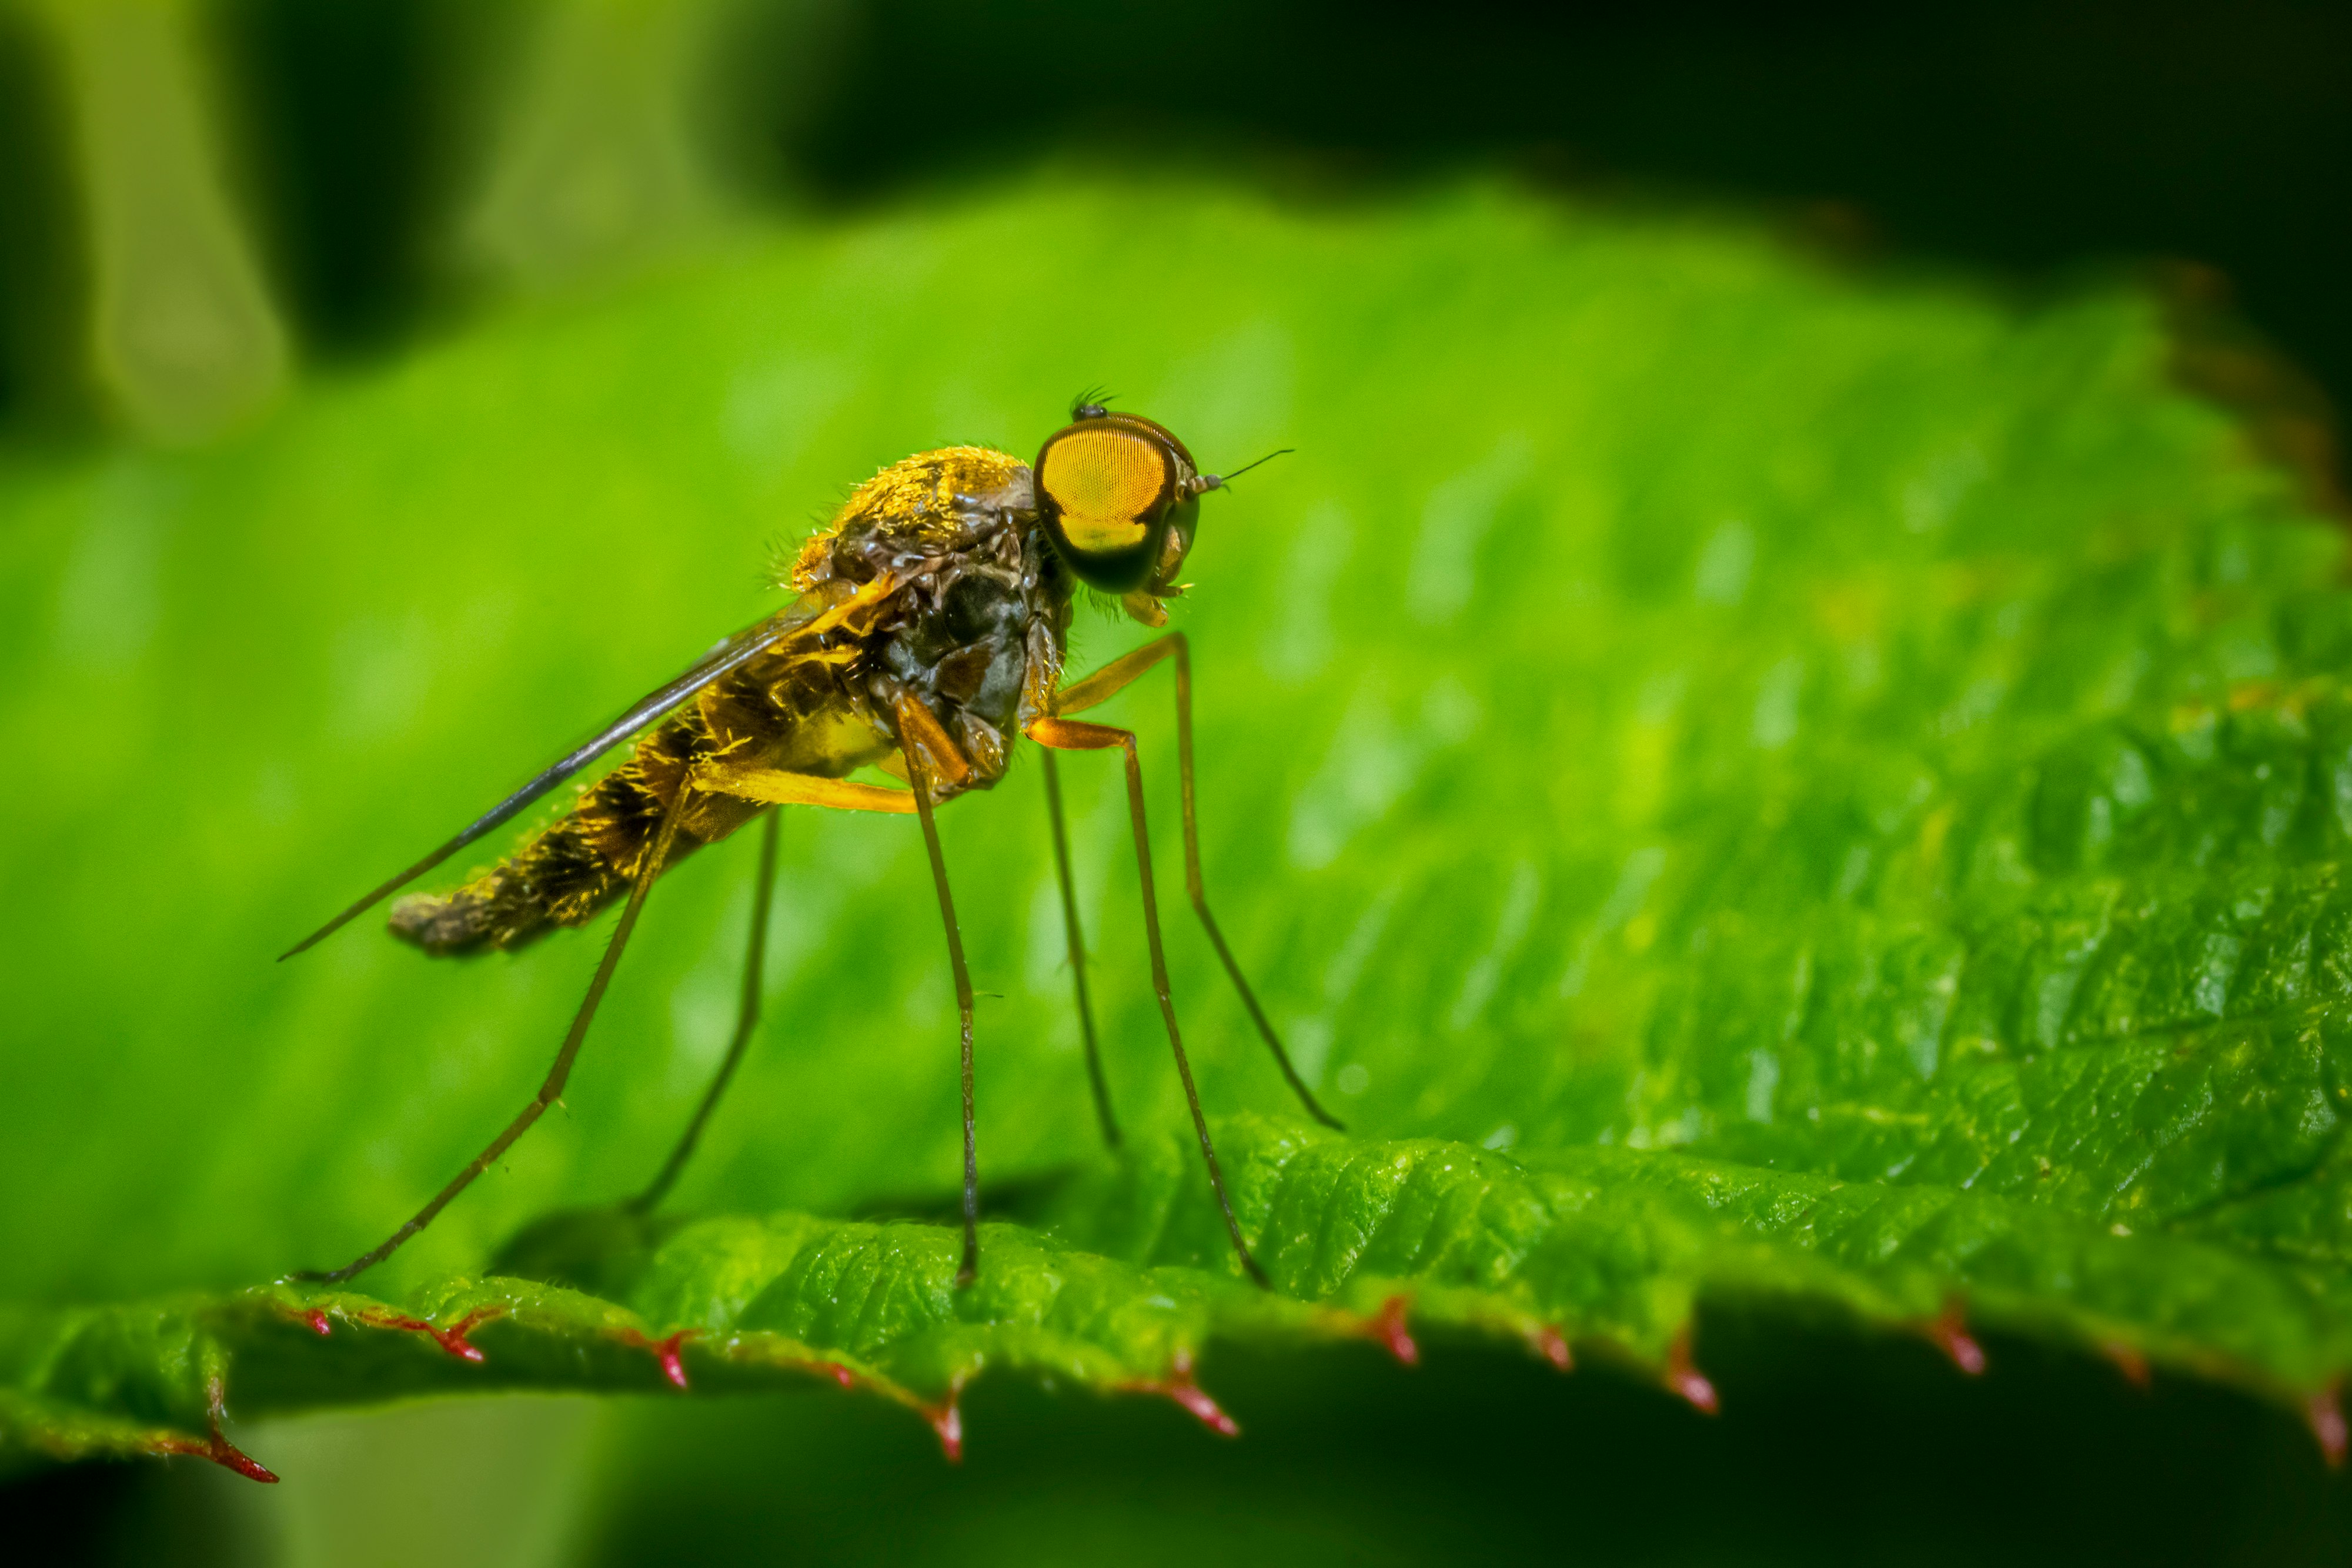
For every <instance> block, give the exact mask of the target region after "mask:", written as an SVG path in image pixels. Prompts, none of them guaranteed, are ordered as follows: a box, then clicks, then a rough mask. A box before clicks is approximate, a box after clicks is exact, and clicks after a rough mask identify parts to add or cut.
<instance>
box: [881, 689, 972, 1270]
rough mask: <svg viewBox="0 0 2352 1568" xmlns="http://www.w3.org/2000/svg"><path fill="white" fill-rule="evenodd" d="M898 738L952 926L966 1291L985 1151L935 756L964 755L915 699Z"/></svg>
mask: <svg viewBox="0 0 2352 1568" xmlns="http://www.w3.org/2000/svg"><path fill="white" fill-rule="evenodd" d="M898 735H899V737H900V738H899V744H900V747H901V748H902V749H903V750H904V751H905V753H906V756H907V772H908V778H909V779H912V780H913V783H914V791H913V793H914V797H915V814H916V815H917V816H918V817H919V818H921V819H922V822H923V847H924V848H925V849H926V850H929V852H930V856H931V884H932V885H933V886H934V887H936V888H938V889H939V893H940V922H941V923H942V924H944V925H946V926H947V928H948V967H950V969H952V970H953V971H954V972H955V994H956V1019H957V1021H958V1023H959V1024H961V1027H962V1030H963V1262H962V1264H961V1266H960V1267H958V1268H957V1270H956V1286H957V1288H958V1289H959V1290H961V1289H962V1288H963V1287H965V1286H968V1285H970V1284H971V1282H972V1281H974V1280H977V1279H979V1278H980V1150H979V1145H978V1142H977V1139H976V1137H975V1135H974V1131H973V1124H972V1112H971V970H969V969H967V968H965V967H964V962H963V932H962V930H961V928H960V927H958V925H956V913H955V895H954V894H951V893H950V892H949V891H948V862H947V856H946V855H944V854H942V853H941V852H940V829H939V823H938V822H937V821H934V820H933V818H932V814H931V787H932V780H933V779H935V778H936V777H937V776H938V774H939V771H940V769H939V768H938V765H937V763H936V762H935V761H934V760H933V758H935V757H937V756H939V755H940V751H941V748H945V751H946V754H947V755H950V756H953V757H956V758H957V759H958V760H959V761H961V754H960V753H957V752H956V751H955V750H954V746H955V743H954V742H953V741H952V740H950V739H949V738H948V737H947V735H946V734H945V732H943V731H942V730H941V729H940V727H939V721H938V720H937V719H935V718H933V717H932V716H931V712H930V710H929V708H927V707H924V706H922V705H921V704H920V703H919V702H917V701H915V700H914V699H913V698H911V697H909V698H907V699H905V700H903V701H901V702H900V703H899V705H898Z"/></svg>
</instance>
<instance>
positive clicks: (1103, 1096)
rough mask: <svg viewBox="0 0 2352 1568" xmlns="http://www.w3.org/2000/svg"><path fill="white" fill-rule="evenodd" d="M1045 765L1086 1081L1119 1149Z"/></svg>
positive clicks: (1058, 794)
mask: <svg viewBox="0 0 2352 1568" xmlns="http://www.w3.org/2000/svg"><path fill="white" fill-rule="evenodd" d="M1038 756H1039V758H1040V759H1041V760H1043V761H1044V763H1045V810H1046V812H1047V813H1048V814H1049V815H1050V816H1051V817H1052V818H1053V821H1054V872H1055V875H1056V876H1058V877H1060V879H1061V883H1062V928H1063V929H1064V930H1065V931H1066V932H1068V933H1069V937H1070V977H1071V979H1072V980H1073V981H1074V982H1075V983H1076V987H1077V993H1078V1028H1079V1029H1080V1030H1081V1031H1083V1033H1084V1034H1085V1037H1086V1042H1087V1080H1088V1082H1091V1083H1092V1084H1093V1085H1094V1091H1095V1114H1096V1115H1097V1116H1099V1117H1100V1118H1101V1119H1102V1131H1103V1142H1104V1143H1106V1144H1108V1145H1110V1146H1111V1147H1112V1148H1114V1149H1115V1148H1117V1147H1118V1118H1117V1117H1116V1116H1114V1115H1112V1114H1111V1109H1110V1084H1109V1083H1108V1082H1107V1081H1106V1080H1105V1079H1104V1077H1103V1067H1102V1051H1101V1050H1100V1049H1099V1048H1098V1047H1097V1045H1096V1043H1095V1009H1094V1007H1093V1004H1092V1003H1091V1002H1090V1000H1089V999H1088V998H1087V949H1086V944H1085V942H1084V941H1083V940H1081V939H1080V937H1079V936H1078V895H1077V893H1076V889H1074V888H1073V887H1072V886H1071V885H1070V844H1069V836H1068V834H1067V833H1066V832H1065V831H1063V828H1062V780H1061V777H1060V774H1059V772H1058V771H1057V770H1056V768H1055V764H1054V754H1053V753H1052V752H1051V751H1041V752H1040V753H1039V754H1038Z"/></svg>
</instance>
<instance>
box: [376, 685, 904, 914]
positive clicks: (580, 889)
mask: <svg viewBox="0 0 2352 1568" xmlns="http://www.w3.org/2000/svg"><path fill="white" fill-rule="evenodd" d="M847 708H848V705H847V702H846V699H845V695H844V692H843V688H842V685H841V684H840V682H839V680H838V679H837V677H836V676H835V674H834V673H833V672H832V671H831V670H830V669H828V668H826V667H825V666H824V664H821V663H818V662H816V661H814V660H799V659H778V660H773V661H770V660H761V661H755V662H754V663H753V664H751V665H750V666H747V667H746V668H745V669H744V670H743V671H740V672H739V673H738V674H737V675H736V676H734V677H730V679H728V680H726V681H722V682H720V683H719V685H714V686H712V687H710V688H709V689H708V690H706V691H705V692H704V694H703V695H702V697H701V698H700V699H699V701H698V702H697V703H696V704H695V705H694V706H690V707H688V708H685V709H683V710H682V711H680V712H679V713H678V714H677V716H674V717H672V718H671V719H669V720H668V721H667V723H665V724H663V725H662V726H661V727H659V728H658V729H656V730H655V731H653V732H652V733H651V734H649V735H647V736H646V737H645V738H644V739H642V740H640V741H638V742H637V745H636V749H635V752H634V753H633V754H632V755H631V757H630V758H629V759H628V761H626V762H625V763H623V764H622V765H621V766H620V767H618V768H614V770H613V771H612V772H610V773H608V774H606V775H605V776H604V778H603V779H599V780H597V781H596V783H594V784H593V785H592V786H590V787H589V788H588V789H584V790H583V791H582V792H581V796H580V800H579V801H578V803H577V804H575V805H574V806H573V807H572V810H569V811H566V812H565V813H564V814H563V815H562V816H561V817H559V818H557V819H556V820H555V821H552V822H551V823H549V824H548V825H547V826H546V827H544V828H542V829H541V830H540V831H538V832H537V833H535V834H533V835H532V836H531V838H530V841H529V842H527V843H525V844H524V845H523V846H522V847H521V848H520V849H519V850H517V851H516V852H514V853H513V854H511V855H509V856H508V857H507V858H506V859H505V860H503V861H501V862H499V863H498V864H497V865H495V866H493V867H491V868H490V869H489V870H488V871H486V872H483V873H480V874H479V875H478V876H476V877H474V878H473V879H472V880H471V881H469V882H467V883H466V884H465V885H464V886H462V887H459V888H457V889H455V890H454V891H452V892H449V893H446V894H410V895H409V896H407V897H406V898H403V899H401V900H399V901H398V902H396V903H394V904H393V906H392V913H391V921H390V924H391V927H392V933H393V935H394V936H398V937H400V938H402V939H403V940H404V941H408V942H413V943H415V945H416V946H419V947H422V948H424V949H425V951H426V952H428V953H436V954H449V955H458V954H466V953H477V952H480V951H482V950H484V949H486V948H492V947H496V948H514V947H520V946H523V945H525V944H526V943H529V942H530V941H532V940H533V939H534V938H536V937H539V936H542V935H544V934H545V933H546V932H547V931H548V929H549V928H550V927H551V926H557V925H585V924H586V923H587V922H588V921H589V920H590V919H592V918H593V917H594V915H596V912H597V911H599V910H601V909H603V908H604V906H605V905H607V904H612V903H613V902H614V901H615V900H617V899H619V898H620V897H621V896H622V895H624V894H626V893H627V892H628V890H629V884H630V883H632V882H633V881H634V880H635V877H636V874H637V871H638V867H639V866H640V865H641V864H642V863H643V860H644V857H645V855H646V852H648V851H649V850H650V849H651V848H652V846H653V841H654V838H655V835H656V834H657V833H658V832H659V831H661V822H662V815H663V813H664V812H665V811H667V810H669V806H670V802H671V801H672V800H675V799H676V798H677V792H678V790H679V789H680V788H681V787H682V786H683V785H684V784H685V782H686V778H687V775H688V772H689V771H690V770H691V769H692V768H693V767H694V765H695V764H696V763H698V762H701V761H705V760H707V759H709V758H713V757H716V756H719V755H720V754H721V753H722V752H723V753H726V754H728V755H730V756H744V757H749V758H758V759H759V760H761V762H763V763H764V764H765V765H767V766H771V767H782V768H791V769H793V770H794V771H797V772H804V773H816V774H822V775H824V776H827V777H832V778H838V777H840V776H841V775H843V774H845V773H848V772H849V771H851V770H852V769H853V768H856V767H858V766H859V765H860V764H862V763H865V762H867V761H870V760H872V759H873V757H874V756H875V755H877V752H878V751H879V750H880V749H882V748H883V747H887V741H885V742H883V743H882V745H881V746H880V747H877V745H876V744H875V737H874V734H873V731H872V730H871V728H870V727H867V726H866V725H864V724H862V723H860V722H858V721H857V720H856V718H855V717H854V716H852V715H851V714H850V713H849V712H848V711H847ZM768 809H769V808H767V807H765V806H762V805H761V804H759V803H758V802H755V801H751V800H738V799H736V798H734V797H733V796H729V795H712V794H706V793H701V792H697V793H695V794H694V795H693V796H692V797H691V798H690V799H689V800H688V804H687V810H686V815H685V817H684V819H683V820H682V821H680V822H679V823H678V831H677V838H676V839H675V840H673V841H672V842H671V845H670V851H669V854H668V856H667V858H666V859H665V860H664V862H663V864H662V869H663V870H665V871H667V869H669V867H671V866H673V865H676V864H677V862H679V861H681V860H683V859H685V858H686V856H688V854H691V853H692V852H694V851H695V850H697V849H698V848H700V847H701V846H702V845H704V844H708V843H715V842H717V841H719V840H720V839H723V838H725V837H726V836H727V835H728V834H730V833H731V832H733V831H735V830H736V829H738V828H740V827H741V826H742V825H743V824H744V823H745V822H748V821H751V819H752V818H753V817H755V816H757V815H758V814H759V813H760V812H761V811H762V810H768Z"/></svg>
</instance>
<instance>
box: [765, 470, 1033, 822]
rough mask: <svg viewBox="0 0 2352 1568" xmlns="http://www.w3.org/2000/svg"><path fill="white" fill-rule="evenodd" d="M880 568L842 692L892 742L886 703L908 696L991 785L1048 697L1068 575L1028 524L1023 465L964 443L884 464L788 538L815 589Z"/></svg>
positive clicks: (1028, 482)
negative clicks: (872, 611) (878, 610)
mask: <svg viewBox="0 0 2352 1568" xmlns="http://www.w3.org/2000/svg"><path fill="white" fill-rule="evenodd" d="M885 572H888V573H892V574H894V575H897V576H898V577H899V578H901V579H902V580H903V581H902V586H901V587H900V588H899V589H898V591H897V592H896V593H895V594H894V595H893V596H892V598H891V600H890V601H889V603H888V605H887V609H886V610H885V612H884V613H883V614H882V615H881V616H880V617H878V618H877V621H876V622H875V625H874V628H873V630H872V632H869V633H868V634H867V635H866V636H864V637H862V638H860V639H857V643H858V646H857V649H856V655H855V659H854V663H852V664H849V665H848V667H846V668H845V670H844V674H845V676H846V677H847V680H848V683H849V685H850V687H851V690H852V692H853V694H854V696H855V698H856V700H857V701H858V702H859V704H860V706H862V707H864V708H865V710H866V714H867V715H868V716H869V717H870V718H871V719H872V720H873V722H875V724H876V725H877V727H879V728H881V729H882V730H883V731H884V732H885V733H887V734H888V735H890V736H891V737H892V738H893V739H894V740H895V739H896V737H897V724H896V721H895V718H894V717H893V715H894V714H895V712H896V710H897V706H898V701H899V699H900V698H901V697H902V696H906V695H912V696H914V697H916V698H917V699H918V700H919V701H920V702H922V704H923V705H924V706H926V707H928V708H929V710H930V711H931V713H932V715H933V716H935V717H936V718H938V719H939V721H940V726H941V727H943V728H944V729H945V730H946V731H947V733H948V735H949V736H950V737H951V738H952V739H953V740H954V741H955V742H956V743H957V745H958V746H959V747H961V748H962V750H963V753H964V755H965V757H966V758H968V759H969V761H970V762H971V769H972V775H973V776H972V779H971V784H972V785H978V786H982V787H984V786H986V785H989V784H992V783H994V782H995V781H996V780H997V779H1000V778H1002V777H1003V773H1004V767H1005V756H1006V752H1007V750H1008V748H1009V746H1010V744H1011V741H1012V739H1013V737H1015V736H1017V735H1018V734H1019V733H1020V727H1021V725H1022V724H1023V723H1024V721H1025V720H1026V719H1028V718H1029V717H1031V716H1034V715H1035V714H1037V713H1041V712H1044V711H1045V708H1046V706H1047V705H1048V704H1049V702H1050V700H1051V696H1052V693H1053V690H1054V687H1055V683H1056V682H1058V681H1059V680H1060V678H1061V671H1062V650H1063V643H1064V637H1065V633H1066V631H1067V629H1068V626H1069V621H1070V600H1071V591H1072V583H1071V580H1070V579H1069V577H1068V575H1067V574H1066V571H1065V570H1063V569H1062V567H1061V565H1060V563H1059V561H1058V560H1057V559H1055V556H1054V554H1053V551H1052V549H1050V548H1049V547H1048V546H1047V545H1046V544H1045V539H1044V536H1043V535H1042V533H1041V532H1040V531H1039V528H1038V522H1037V512H1036V502H1035V492H1034V484H1033V481H1032V478H1031V476H1030V471H1029V467H1028V465H1026V464H1024V463H1023V462H1022V461H1021V460H1020V459H1018V458H1016V457H1013V456H1011V455H1008V454H1006V453H1003V452H994V451H991V450H989V449H987V448H985V447H977V446H954V447H947V448H944V449H942V450H940V451H937V452H926V453H921V454H919V455H916V456H913V457H909V458H907V459H905V460H904V461H902V462H899V463H896V464H893V465H890V466H889V467H887V468H886V469H884V470H883V471H882V472H881V473H879V474H877V475H876V476H874V477H873V478H872V479H869V480H867V481H866V483H865V484H864V485H862V486H858V488H857V490H856V493H854V494H853V495H852V496H851V497H850V498H849V501H848V504H847V505H845V507H843V508H842V509H841V512H840V513H839V514H838V515H837V516H836V517H835V519H834V520H833V522H832V523H831V524H830V525H828V526H827V527H826V528H824V529H823V530H821V531H820V532H819V533H818V534H817V535H816V536H815V537H814V538H811V539H810V540H809V541H808V543H807V544H806V545H805V546H803V548H802V549H801V552H800V555H799V559H797V560H796V561H795V563H794V566H793V578H792V580H793V586H794V587H796V588H799V589H801V590H802V591H803V592H811V591H815V592H823V591H826V589H827V587H828V585H831V584H840V585H842V587H843V588H848V587H852V586H853V585H855V586H863V585H865V584H866V583H870V582H872V581H873V580H875V579H876V578H877V577H879V576H881V575H882V574H883V573H885ZM833 591H841V589H840V588H835V589H834V590H833ZM844 652H845V653H846V652H848V650H847V649H845V650H844Z"/></svg>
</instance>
